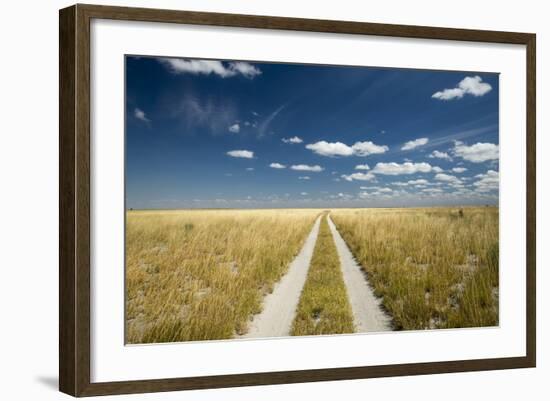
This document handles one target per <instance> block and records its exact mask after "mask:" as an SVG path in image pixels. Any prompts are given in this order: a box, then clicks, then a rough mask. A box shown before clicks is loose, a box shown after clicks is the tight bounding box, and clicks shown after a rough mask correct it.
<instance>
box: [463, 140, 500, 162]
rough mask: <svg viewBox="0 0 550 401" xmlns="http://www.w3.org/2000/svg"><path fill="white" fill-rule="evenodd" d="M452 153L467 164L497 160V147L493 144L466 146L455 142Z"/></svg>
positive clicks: (479, 143)
mask: <svg viewBox="0 0 550 401" xmlns="http://www.w3.org/2000/svg"><path fill="white" fill-rule="evenodd" d="M453 153H454V155H455V156H458V157H461V158H463V159H464V160H467V161H469V162H472V163H483V162H485V161H488V160H498V157H499V146H498V145H495V144H494V143H481V142H478V143H476V144H474V145H471V146H468V145H466V144H464V143H462V142H460V141H455V147H454V149H453Z"/></svg>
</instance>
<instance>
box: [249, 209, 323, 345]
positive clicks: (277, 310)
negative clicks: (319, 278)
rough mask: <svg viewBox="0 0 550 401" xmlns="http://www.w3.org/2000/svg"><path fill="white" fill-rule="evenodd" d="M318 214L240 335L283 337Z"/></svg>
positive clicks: (312, 245) (297, 295) (306, 263)
mask: <svg viewBox="0 0 550 401" xmlns="http://www.w3.org/2000/svg"><path fill="white" fill-rule="evenodd" d="M320 221H321V216H320V217H318V218H317V220H316V221H315V224H314V225H313V228H312V230H311V232H310V233H309V235H308V237H307V239H306V241H305V243H304V246H303V247H302V249H301V251H300V253H299V254H298V256H296V258H295V259H294V260H293V261H292V263H291V264H290V267H289V268H288V272H287V273H286V274H285V276H284V277H283V278H282V279H281V280H280V281H279V282H278V283H277V284H276V285H275V288H274V289H273V292H272V293H271V294H269V295H267V296H266V297H265V299H264V305H263V310H262V312H261V313H259V314H257V315H256V316H254V319H253V321H252V323H251V324H250V326H249V330H248V333H246V334H245V335H243V336H242V338H262V337H285V336H288V335H290V329H291V327H292V322H293V321H294V316H295V314H296V307H297V306H298V301H299V300H300V294H301V292H302V288H303V287H304V283H305V281H306V277H307V272H308V270H309V265H310V262H311V257H312V256H313V249H314V248H315V243H316V242H317V235H318V234H319V223H320Z"/></svg>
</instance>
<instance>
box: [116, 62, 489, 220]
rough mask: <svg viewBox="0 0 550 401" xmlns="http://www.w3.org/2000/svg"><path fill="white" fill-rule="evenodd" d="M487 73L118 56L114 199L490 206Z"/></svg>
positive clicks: (197, 204) (130, 203) (180, 204)
mask: <svg viewBox="0 0 550 401" xmlns="http://www.w3.org/2000/svg"><path fill="white" fill-rule="evenodd" d="M498 98H499V85H498V74H494V73H480V72H449V71H429V70H407V69H387V68H371V67H348V66H324V65H303V64H281V63H258V62H243V61H217V60H197V59H182V58H155V57H134V56H127V57H126V202H127V207H128V208H135V209H151V208H152V209H173V208H213V207H215V208H255V207H261V208H263V207H270V208H271V207H277V208H278V207H386V206H387V207H401V206H403V207H405V206H430V205H468V204H498V180H499V173H498V171H499V169H498V157H499V137H498V132H499V131H498V124H499V116H498Z"/></svg>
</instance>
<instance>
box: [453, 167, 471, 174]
mask: <svg viewBox="0 0 550 401" xmlns="http://www.w3.org/2000/svg"><path fill="white" fill-rule="evenodd" d="M465 171H468V169H467V168H466V167H453V173H458V174H461V173H463V172H465Z"/></svg>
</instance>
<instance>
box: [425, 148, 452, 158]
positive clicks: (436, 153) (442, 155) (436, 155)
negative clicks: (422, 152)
mask: <svg viewBox="0 0 550 401" xmlns="http://www.w3.org/2000/svg"><path fill="white" fill-rule="evenodd" d="M428 157H430V158H431V159H434V158H435V159H446V160H453V158H452V157H451V156H449V154H448V153H447V152H440V151H439V150H434V151H433V152H432V153H431V154H430V156H428Z"/></svg>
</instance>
